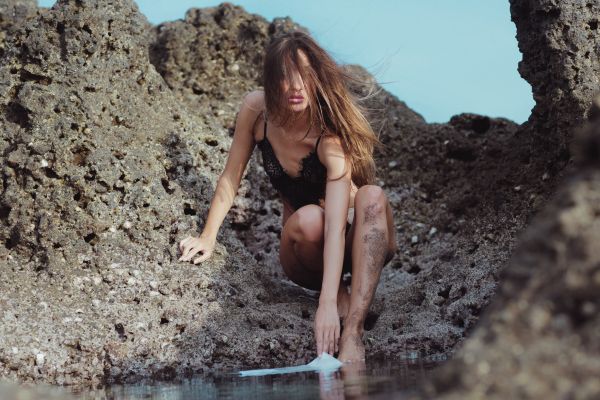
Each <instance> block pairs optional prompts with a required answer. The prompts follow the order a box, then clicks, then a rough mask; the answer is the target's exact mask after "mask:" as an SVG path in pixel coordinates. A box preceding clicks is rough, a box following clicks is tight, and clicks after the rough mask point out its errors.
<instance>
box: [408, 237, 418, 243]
mask: <svg viewBox="0 0 600 400" xmlns="http://www.w3.org/2000/svg"><path fill="white" fill-rule="evenodd" d="M410 241H411V243H413V244H415V243H418V242H419V237H418V236H417V235H413V237H411V238H410Z"/></svg>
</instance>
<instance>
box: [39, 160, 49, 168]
mask: <svg viewBox="0 0 600 400" xmlns="http://www.w3.org/2000/svg"><path fill="white" fill-rule="evenodd" d="M40 165H41V166H42V168H45V167H47V166H48V161H46V160H44V159H43V158H42V161H41V162H40Z"/></svg>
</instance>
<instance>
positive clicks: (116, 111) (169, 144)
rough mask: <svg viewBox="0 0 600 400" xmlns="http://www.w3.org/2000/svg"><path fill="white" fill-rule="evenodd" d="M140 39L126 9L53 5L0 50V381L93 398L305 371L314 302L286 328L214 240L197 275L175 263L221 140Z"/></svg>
mask: <svg viewBox="0 0 600 400" xmlns="http://www.w3.org/2000/svg"><path fill="white" fill-rule="evenodd" d="M151 37H152V33H151V32H150V29H149V24H148V22H147V21H146V19H145V18H144V17H143V16H142V15H141V14H140V13H139V10H138V8H137V6H135V4H134V3H133V2H132V1H129V0H121V1H81V0H79V1H75V0H71V1H68V0H63V1H59V2H58V3H57V4H56V5H55V6H54V7H53V8H52V9H49V10H43V11H42V10H40V13H39V15H38V16H37V17H35V18H33V19H31V20H29V21H28V22H26V24H25V25H23V26H21V28H20V29H18V31H16V32H15V35H14V36H11V37H10V39H9V41H8V42H7V47H6V54H5V56H4V57H3V58H2V60H1V62H0V76H1V78H0V82H2V83H1V85H0V107H1V110H0V111H1V113H0V132H1V134H2V141H0V154H1V156H0V168H1V169H0V174H1V176H2V179H1V180H0V193H1V196H0V243H1V245H0V260H1V263H0V265H1V269H2V270H1V273H0V318H1V323H0V337H1V338H2V341H0V374H1V375H3V376H6V377H8V378H11V379H14V380H20V381H47V382H50V383H58V384H78V383H86V384H92V383H95V382H99V381H100V380H106V381H113V380H127V379H129V378H131V377H132V376H133V377H139V376H155V377H165V378H169V377H172V376H174V375H176V374H177V375H181V374H183V373H186V372H192V371H197V370H201V369H202V368H204V367H206V366H217V365H219V364H220V363H227V365H229V366H232V365H235V364H244V365H257V364H258V363H265V362H266V361H267V360H268V361H270V362H271V363H273V364H275V363H290V362H293V361H297V358H298V357H305V359H308V357H310V351H309V350H312V347H313V346H312V343H311V337H310V335H308V334H307V332H310V325H311V321H309V320H306V319H303V318H302V315H303V309H304V308H306V307H307V304H312V301H313V300H312V299H310V298H308V297H305V298H302V297H299V298H297V299H296V300H295V302H294V303H293V304H286V305H285V309H286V310H287V311H288V312H287V313H285V314H283V313H281V309H282V306H281V305H278V304H274V303H273V302H268V301H265V300H264V299H265V298H267V293H266V291H265V288H264V285H263V284H262V283H261V282H260V281H259V280H258V278H257V277H258V276H259V274H258V272H259V270H258V268H257V264H256V263H255V262H254V261H253V259H252V258H251V256H250V255H249V254H248V253H247V252H246V251H245V250H244V248H243V247H242V246H241V244H240V242H239V241H237V240H236V239H235V238H233V237H229V236H228V235H226V234H224V235H220V236H219V242H220V244H219V246H218V248H217V249H216V252H215V255H214V256H213V258H212V259H211V260H210V261H209V262H207V263H205V264H204V265H202V267H198V266H192V265H191V264H184V263H179V262H177V258H178V256H179V254H178V250H177V243H178V242H179V240H181V239H183V238H184V237H186V236H187V235H189V234H193V233H196V232H198V229H199V226H200V225H201V224H202V222H203V219H202V218H203V216H205V215H206V211H207V207H208V203H209V201H210V199H211V197H212V190H213V187H214V185H215V183H216V182H215V180H216V177H217V175H216V173H217V172H219V171H221V170H222V168H223V164H224V161H225V159H224V157H225V154H226V150H227V146H228V140H227V135H226V132H225V131H224V129H221V132H215V131H213V128H211V129H210V130H209V128H208V125H207V124H206V123H204V122H202V121H201V120H200V119H199V118H198V117H197V116H195V115H194V114H192V113H189V112H188V111H186V109H185V107H182V106H181V104H180V102H179V101H178V100H177V99H176V97H175V96H174V95H173V93H172V92H171V91H170V89H169V88H168V87H167V85H166V84H165V82H164V80H163V78H162V77H161V76H160V75H159V74H158V73H157V72H156V70H155V69H154V66H153V65H152V64H151V63H150V61H149V57H148V48H149V38H151ZM213 126H214V124H213ZM228 230H229V228H228V224H227V223H226V224H225V225H224V227H223V231H224V232H228ZM240 332H244V334H243V335H240V334H239V333H240ZM282 349H285V350H289V351H282ZM303 360H304V359H303Z"/></svg>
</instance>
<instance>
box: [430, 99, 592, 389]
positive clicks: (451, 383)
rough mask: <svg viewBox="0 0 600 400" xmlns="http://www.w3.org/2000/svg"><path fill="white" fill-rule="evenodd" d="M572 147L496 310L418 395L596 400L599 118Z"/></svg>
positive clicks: (522, 239)
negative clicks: (568, 171)
mask: <svg viewBox="0 0 600 400" xmlns="http://www.w3.org/2000/svg"><path fill="white" fill-rule="evenodd" d="M594 112H595V113H596V115H598V114H600V96H599V97H598V99H597V106H596V108H595V111H594ZM576 144H577V147H576V148H575V149H576V152H575V154H576V155H577V159H578V160H579V168H580V169H579V170H578V171H577V172H575V173H573V174H572V175H569V176H568V177H567V178H566V179H565V182H564V183H563V184H562V186H561V187H560V189H559V190H558V192H557V193H556V194H555V196H553V198H552V201H551V202H550V204H548V205H547V206H546V207H545V208H544V210H543V211H542V212H541V213H539V214H538V215H537V216H536V217H535V218H534V219H533V221H532V223H531V226H529V227H528V228H527V230H526V231H525V232H524V234H523V235H521V237H520V240H519V244H518V246H517V247H516V249H515V252H514V254H513V256H512V258H511V260H510V263H509V265H508V267H507V268H506V270H505V271H504V273H503V274H502V286H501V289H500V290H499V293H498V294H497V295H496V298H495V300H494V303H493V305H492V306H491V307H490V308H489V309H488V310H487V314H486V316H485V317H484V318H482V320H481V321H480V326H479V328H478V329H477V330H476V331H475V332H474V333H473V335H472V336H471V337H470V338H469V339H468V340H467V341H466V342H465V344H464V346H463V347H462V348H461V349H460V351H459V352H458V354H457V355H456V357H455V359H454V360H453V361H452V362H450V363H449V364H448V365H446V366H444V368H442V370H441V371H439V373H438V374H437V376H436V377H435V379H434V381H433V383H431V384H429V388H428V390H427V392H426V396H425V397H427V398H431V397H435V398H456V399H464V398H473V399H475V398H481V397H486V398H497V399H509V398H510V399H515V398H519V399H541V398H572V399H597V398H599V397H600V381H598V376H600V335H599V334H598V332H600V316H599V315H600V314H599V313H598V310H599V309H600V296H598V293H600V251H599V249H598V242H599V241H600V219H599V218H598V216H600V169H599V167H600V118H597V119H596V121H594V123H593V124H589V125H588V126H586V127H585V128H584V129H582V130H581V131H580V136H579V137H578V138H577V142H576Z"/></svg>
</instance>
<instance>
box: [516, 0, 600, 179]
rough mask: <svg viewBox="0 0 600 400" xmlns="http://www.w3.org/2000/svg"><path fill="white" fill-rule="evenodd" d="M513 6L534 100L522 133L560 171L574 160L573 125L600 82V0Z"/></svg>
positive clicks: (520, 1) (522, 67)
mask: <svg viewBox="0 0 600 400" xmlns="http://www.w3.org/2000/svg"><path fill="white" fill-rule="evenodd" d="M510 12H511V17H512V20H513V21H514V23H515V25H516V27H517V40H518V42H519V50H521V53H522V54H523V59H522V61H521V62H520V63H519V72H520V74H521V76H522V77H523V78H524V79H526V80H527V81H528V82H529V83H530V84H531V88H532V91H533V98H534V100H535V107H534V108H533V110H532V111H531V116H530V117H529V120H528V121H527V123H525V124H524V126H523V128H524V129H523V134H524V135H526V136H530V137H531V139H532V141H531V144H530V147H531V149H530V150H531V152H532V156H533V157H535V158H541V159H545V160H546V162H547V164H548V168H550V169H551V170H552V171H553V172H559V171H561V170H562V169H563V168H564V166H565V164H566V163H567V162H568V161H569V160H570V154H569V142H570V141H571V139H572V136H571V133H572V129H573V128H574V127H577V126H579V125H580V124H581V123H583V121H585V118H586V116H587V115H586V113H587V112H588V110H589V108H590V104H591V101H592V97H593V95H594V93H595V91H596V90H597V89H598V87H599V86H600V28H599V23H600V19H599V16H600V3H599V2H598V1H580V0H510Z"/></svg>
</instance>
